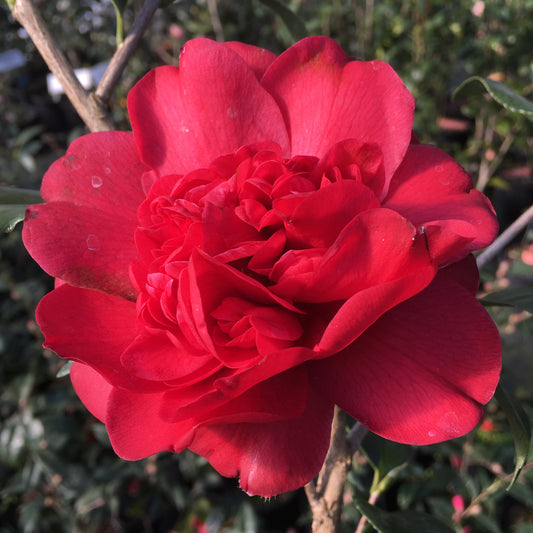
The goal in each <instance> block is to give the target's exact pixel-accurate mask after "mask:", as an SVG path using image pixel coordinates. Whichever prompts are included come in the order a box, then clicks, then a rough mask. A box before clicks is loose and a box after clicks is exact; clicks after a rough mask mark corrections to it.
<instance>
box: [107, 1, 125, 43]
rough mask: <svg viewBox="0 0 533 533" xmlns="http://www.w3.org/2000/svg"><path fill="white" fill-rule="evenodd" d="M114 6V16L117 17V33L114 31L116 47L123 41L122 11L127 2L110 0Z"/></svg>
mask: <svg viewBox="0 0 533 533" xmlns="http://www.w3.org/2000/svg"><path fill="white" fill-rule="evenodd" d="M111 2H112V3H113V5H114V6H115V14H116V17H117V31H116V37H115V40H116V43H117V46H118V45H119V44H121V43H122V41H123V40H124V15H123V14H124V10H125V9H126V5H127V4H128V0H111Z"/></svg>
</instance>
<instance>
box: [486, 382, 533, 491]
mask: <svg viewBox="0 0 533 533" xmlns="http://www.w3.org/2000/svg"><path fill="white" fill-rule="evenodd" d="M494 396H495V398H496V401H497V402H498V404H499V406H500V407H501V408H502V410H503V412H504V413H505V416H506V417H507V420H508V421H509V425H510V426H511V433H512V435H513V439H514V445H515V450H516V466H515V469H514V475H513V479H512V480H511V483H510V484H509V486H508V487H507V490H509V489H510V488H511V487H512V486H513V484H514V482H515V481H516V480H517V478H518V475H519V474H520V471H521V470H522V468H523V467H524V465H525V464H526V463H527V459H528V456H529V447H530V445H531V425H530V423H529V419H528V417H527V415H526V413H524V411H523V409H522V407H521V406H520V404H519V403H518V402H517V401H516V400H515V399H514V398H512V397H511V396H509V394H507V392H506V390H505V389H504V388H503V386H502V384H501V383H500V384H499V385H498V387H497V388H496V393H495V395H494Z"/></svg>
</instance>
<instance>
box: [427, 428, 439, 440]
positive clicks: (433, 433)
mask: <svg viewBox="0 0 533 533" xmlns="http://www.w3.org/2000/svg"><path fill="white" fill-rule="evenodd" d="M436 434H437V432H436V431H435V430H434V429H432V430H431V431H428V437H431V438H433V437H434V436H435V435H436Z"/></svg>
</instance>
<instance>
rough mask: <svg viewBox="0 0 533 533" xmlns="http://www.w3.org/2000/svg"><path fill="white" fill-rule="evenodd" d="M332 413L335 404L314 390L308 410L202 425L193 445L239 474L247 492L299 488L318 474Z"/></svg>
mask: <svg viewBox="0 0 533 533" xmlns="http://www.w3.org/2000/svg"><path fill="white" fill-rule="evenodd" d="M332 418H333V404H332V403H331V402H328V401H327V400H325V399H324V398H323V397H321V396H319V395H317V394H316V393H314V392H313V391H310V393H309V397H308V403H307V407H306V410H305V412H304V413H303V414H302V415H300V416H299V417H297V418H291V419H289V420H284V421H280V422H272V423H267V424H265V423H263V424H261V423H257V424H254V423H243V424H213V425H208V426H201V427H199V428H198V429H197V430H196V435H195V438H194V440H193V442H192V444H191V445H190V446H189V447H190V449H191V450H192V451H194V452H196V453H199V454H200V455H202V456H204V457H205V458H206V459H207V460H208V461H209V462H210V463H211V464H212V465H213V466H214V467H215V468H216V469H217V470H218V471H219V472H220V473H221V474H222V475H223V476H229V477H235V476H240V485H241V487H242V489H243V490H244V491H245V492H247V493H248V494H250V495H253V494H259V495H261V496H264V497H265V498H270V497H271V496H275V495H276V494H280V493H282V492H288V491H291V490H295V489H297V488H300V487H302V486H303V485H305V484H306V483H308V482H309V481H310V480H311V479H313V478H314V477H315V476H316V475H317V474H318V472H319V470H320V468H321V466H322V464H323V462H324V459H325V456H326V452H327V450H328V446H329V439H330V431H331V421H332Z"/></svg>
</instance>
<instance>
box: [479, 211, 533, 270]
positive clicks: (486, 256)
mask: <svg viewBox="0 0 533 533" xmlns="http://www.w3.org/2000/svg"><path fill="white" fill-rule="evenodd" d="M531 220H533V205H531V206H529V208H528V209H527V211H525V212H524V213H522V215H520V216H519V217H518V218H517V219H516V220H515V221H514V222H513V223H512V224H511V225H510V226H509V227H508V228H507V229H506V230H505V231H504V232H503V233H502V234H501V235H500V236H499V237H498V238H497V239H496V240H495V241H494V242H493V243H492V244H491V245H490V246H488V247H487V248H486V249H485V250H484V251H483V252H482V253H481V254H479V255H478V256H477V258H476V262H477V266H478V268H482V267H483V266H485V264H487V263H488V262H489V261H490V260H491V259H492V258H493V257H495V256H496V255H497V254H498V253H499V252H500V251H501V250H502V249H503V248H504V247H505V246H506V245H507V244H509V243H510V242H511V241H512V240H513V239H514V238H515V237H516V235H518V234H519V233H520V232H521V231H522V230H523V229H524V228H525V227H526V226H527V225H528V224H529V223H530V222H531Z"/></svg>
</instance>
